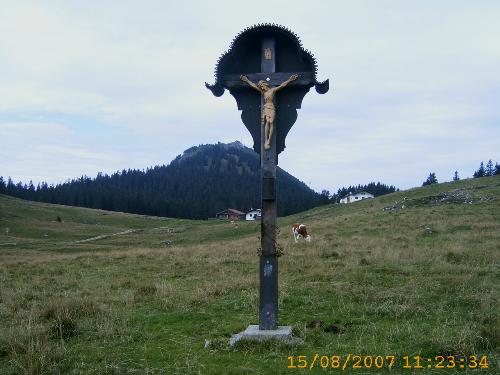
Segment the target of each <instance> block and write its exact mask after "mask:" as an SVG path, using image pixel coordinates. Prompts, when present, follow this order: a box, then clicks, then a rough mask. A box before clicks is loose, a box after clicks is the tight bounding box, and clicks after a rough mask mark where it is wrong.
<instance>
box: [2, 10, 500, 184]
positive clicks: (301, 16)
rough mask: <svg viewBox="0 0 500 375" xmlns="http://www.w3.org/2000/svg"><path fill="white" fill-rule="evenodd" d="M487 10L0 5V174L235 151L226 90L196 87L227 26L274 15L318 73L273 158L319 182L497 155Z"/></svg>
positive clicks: (53, 175) (492, 29)
mask: <svg viewBox="0 0 500 375" xmlns="http://www.w3.org/2000/svg"><path fill="white" fill-rule="evenodd" d="M216 3H217V5H215V4H216ZM499 20H500V1H456V0H453V1H404V2H402V1H323V2H317V1H311V0H308V1H302V2H292V1H272V2H271V1H250V2H249V1H245V2H238V1H234V0H233V1H219V2H209V1H197V2H194V1H193V2H191V1H183V2H179V1H89V0H87V1H82V2H76V1H33V2H29V1H21V0H14V1H6V0H0V175H3V176H5V177H6V176H12V178H13V179H15V180H22V181H24V182H27V181H29V180H30V179H32V180H33V181H34V182H38V181H41V180H46V181H49V182H51V183H56V182H61V181H64V180H66V179H68V178H72V177H78V176H81V175H83V174H85V175H89V176H95V175H96V174H97V172H99V171H102V172H104V173H112V172H114V171H116V170H121V169H123V168H125V169H128V168H140V169H143V168H146V167H148V166H153V165H157V164H167V163H169V162H170V161H171V160H172V159H173V158H174V157H175V156H176V155H178V154H181V153H182V152H183V151H184V150H185V149H187V148H189V147H191V146H193V145H199V144H205V143H216V142H218V141H221V142H232V141H235V140H239V141H241V142H243V143H244V144H245V145H248V146H249V147H251V146H252V140H251V137H250V134H249V133H248V132H247V130H246V128H245V127H244V125H243V124H242V123H241V120H240V113H239V112H238V110H237V108H236V103H235V101H234V99H233V97H232V96H231V95H229V93H228V92H226V93H225V94H224V96H222V97H221V98H216V97H214V96H213V95H212V94H211V93H210V91H208V90H207V89H206V88H205V87H204V82H205V81H208V82H213V71H214V64H215V62H216V61H217V58H218V57H219V55H220V54H221V53H222V52H223V51H225V50H226V49H227V48H228V46H229V44H230V42H231V40H232V38H233V37H234V36H235V35H236V34H237V33H238V32H239V31H240V30H242V29H243V28H245V27H247V26H251V25H253V24H255V23H261V22H274V23H279V24H281V25H284V26H286V27H289V28H290V29H292V30H294V31H295V32H296V33H297V34H298V35H299V37H300V38H301V40H302V42H303V44H304V46H305V48H307V49H309V50H311V51H312V52H313V53H314V54H315V55H316V57H317V60H318V64H319V74H318V79H319V80H323V79H326V78H330V91H329V92H328V93H327V94H326V95H319V94H317V93H316V92H315V90H311V91H310V93H309V94H308V95H307V96H306V98H305V99H304V102H303V105H302V109H301V110H299V117H298V120H297V122H296V124H295V125H294V127H293V128H292V131H291V132H290V133H289V135H288V138H287V148H286V149H285V151H284V152H283V153H282V154H281V155H280V166H281V167H282V168H284V169H285V170H287V171H288V172H290V173H292V174H293V175H295V176H296V177H297V178H299V179H301V180H303V181H304V182H306V183H308V184H310V186H311V187H312V188H314V189H316V190H322V189H329V190H331V191H334V190H337V189H338V188H339V187H341V186H344V185H349V184H358V183H368V182H370V181H374V180H375V181H382V182H385V183H388V184H394V185H396V186H398V187H400V188H408V187H413V186H418V185H420V184H421V183H422V181H423V180H424V179H425V177H426V176H427V175H428V174H429V172H431V171H432V172H435V173H436V175H437V177H438V180H439V181H446V180H451V178H452V175H453V172H454V171H455V170H458V172H459V174H460V176H461V177H468V176H471V175H472V172H473V171H474V170H475V169H477V167H478V165H479V163H480V162H481V161H485V162H486V161H487V160H488V159H493V161H494V162H495V161H498V162H499V163H500V22H499Z"/></svg>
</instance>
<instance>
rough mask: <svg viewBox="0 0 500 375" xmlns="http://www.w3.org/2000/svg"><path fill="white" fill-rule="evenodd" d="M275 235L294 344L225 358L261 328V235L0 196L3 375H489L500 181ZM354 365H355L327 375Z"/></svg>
mask: <svg viewBox="0 0 500 375" xmlns="http://www.w3.org/2000/svg"><path fill="white" fill-rule="evenodd" d="M384 208H386V209H385V210H384ZM278 222H279V228H280V231H279V244H280V245H281V246H282V248H283V250H284V255H283V256H282V257H281V258H280V266H279V267H280V269H279V313H280V315H279V321H280V324H281V325H291V326H293V329H294V335H295V337H296V340H294V341H292V342H288V343H283V342H275V341H268V342H262V343H255V342H240V343H238V344H237V345H236V346H235V347H229V346H228V345H227V342H228V340H229V338H230V337H231V335H232V334H234V333H237V332H240V331H242V330H244V329H245V328H246V326H247V325H248V324H257V323H258V321H257V317H258V282H259V281H258V260H259V258H258V255H257V252H258V247H259V234H260V230H259V228H260V227H259V223H256V222H239V223H231V222H225V221H216V220H208V221H192V220H180V219H169V218H157V217H147V216H141V215H133V214H125V213H116V212H108V211H101V210H92V209H86V208H77V207H68V206H58V205H51V204H45V203H37V202H29V201H23V200H19V199H16V198H12V197H8V196H4V195H0V373H1V374H59V373H61V374H66V373H71V374H295V373H297V374H299V373H304V372H305V371H307V372H308V373H337V372H344V373H354V374H374V373H391V374H412V373H422V374H437V373H443V372H446V373H471V372H473V373H475V374H498V373H500V367H499V360H500V356H499V353H498V350H499V347H500V315H499V310H500V304H499V295H500V292H499V290H500V288H499V287H500V267H499V254H500V176H498V177H486V178H478V179H470V180H463V181H458V182H453V183H444V184H437V185H431V186H428V187H424V188H416V189H412V190H408V191H402V192H397V193H393V194H390V195H385V196H382V197H379V198H376V199H372V200H365V201H362V202H357V203H353V204H349V205H329V206H322V207H318V208H316V209H313V210H310V211H307V212H303V213H301V214H297V215H293V216H289V217H284V218H280V219H279V220H278ZM295 222H303V223H306V224H307V225H308V228H309V230H310V232H311V235H312V237H313V240H312V242H311V243H304V242H300V243H298V244H296V243H294V241H293V238H292V234H291V224H292V223H295ZM316 354H318V357H317V360H316V361H314V357H315V355H316ZM355 355H359V356H362V357H361V358H362V360H361V362H360V363H359V365H360V366H361V368H353V365H354V362H355V361H354V362H353V361H352V360H351V362H349V363H347V365H346V368H345V369H344V371H342V370H341V368H332V364H331V362H332V361H331V358H332V356H340V360H341V365H340V367H342V363H344V362H345V359H346V358H347V357H348V356H350V358H352V357H353V356H355ZM298 356H304V357H300V361H299V357H298ZM322 356H326V357H325V358H327V359H328V366H324V367H325V368H324V369H323V368H322V365H325V363H326V360H325V359H324V358H323V362H322V363H320V359H321V357H322ZM370 356H371V358H372V359H374V358H376V357H377V356H378V357H380V358H383V359H384V364H383V366H382V368H381V369H377V368H376V366H375V364H374V363H371V364H370V362H369V360H367V358H369V357H370ZM391 356H394V358H395V361H394V363H393V367H392V369H389V368H388V363H387V358H390V357H391ZM404 356H408V359H409V364H410V365H411V367H415V366H416V363H415V359H414V357H415V356H419V358H420V365H421V366H422V367H423V368H422V369H415V368H403V366H404V365H405V360H404V359H403V358H404ZM437 356H442V357H443V358H444V360H443V361H441V362H442V363H440V364H441V365H442V366H443V367H445V369H440V368H436V365H437V366H438V367H439V365H440V364H439V363H438V362H440V361H439V360H436V357H437ZM471 356H477V358H478V360H477V368H476V369H470V368H469V367H474V359H473V358H472V359H471ZM290 357H292V358H290ZM460 358H463V359H464V362H462V364H463V365H464V366H463V367H464V368H460V366H459V364H460V363H461V362H460ZM481 359H483V362H482V364H481V365H480V364H479V361H480V360H481ZM304 361H305V362H304ZM313 361H314V363H313ZM343 361H344V362H343ZM454 361H456V364H455V365H454V364H453V362H454ZM306 362H307V369H301V368H299V367H302V366H303V365H305V363H306ZM290 365H293V366H295V368H289V366H290ZM368 365H370V366H368ZM486 365H487V368H486ZM429 366H430V368H429ZM334 367H335V365H334ZM368 367H370V368H368Z"/></svg>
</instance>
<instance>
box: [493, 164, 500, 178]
mask: <svg viewBox="0 0 500 375" xmlns="http://www.w3.org/2000/svg"><path fill="white" fill-rule="evenodd" d="M494 175H495V176H497V175H500V164H498V163H495V173H494Z"/></svg>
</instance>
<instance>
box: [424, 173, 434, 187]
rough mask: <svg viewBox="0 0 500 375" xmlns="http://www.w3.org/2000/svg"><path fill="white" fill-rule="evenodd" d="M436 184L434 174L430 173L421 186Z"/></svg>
mask: <svg viewBox="0 0 500 375" xmlns="http://www.w3.org/2000/svg"><path fill="white" fill-rule="evenodd" d="M437 182H438V180H437V177H436V174H435V173H434V172H431V173H429V176H428V177H427V180H425V181H424V183H423V184H422V186H427V185H432V184H437Z"/></svg>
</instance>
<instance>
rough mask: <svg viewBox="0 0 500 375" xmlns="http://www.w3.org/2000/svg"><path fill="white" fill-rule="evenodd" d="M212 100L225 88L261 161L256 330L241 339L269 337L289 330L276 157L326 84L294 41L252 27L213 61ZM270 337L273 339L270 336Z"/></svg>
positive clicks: (282, 31)
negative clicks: (312, 93) (309, 97)
mask: <svg viewBox="0 0 500 375" xmlns="http://www.w3.org/2000/svg"><path fill="white" fill-rule="evenodd" d="M205 85H206V87H207V88H208V89H210V90H211V91H212V93H213V94H214V95H215V96H221V95H222V94H223V93H224V90H225V89H227V90H229V92H230V93H231V95H232V96H233V97H234V98H235V99H236V103H237V105H238V109H239V110H241V111H242V113H241V118H242V121H243V123H244V124H245V126H246V127H247V129H248V130H249V131H250V133H251V134H252V138H253V141H254V146H253V148H254V150H255V151H256V152H257V153H259V154H260V161H261V198H262V218H261V249H260V251H259V256H260V260H259V281H260V287H259V325H258V327H257V326H249V328H247V330H246V331H244V332H243V333H242V334H241V335H243V336H245V337H250V338H252V337H258V338H259V337H268V336H269V335H272V334H271V333H275V332H278V337H279V330H280V329H281V328H283V329H284V331H283V332H285V335H287V334H291V328H290V327H279V326H278V257H279V256H280V255H282V254H281V251H280V250H279V247H278V246H277V242H276V228H277V227H276V217H277V204H276V191H277V186H276V168H277V165H278V154H279V153H280V152H282V151H283V150H284V148H285V138H286V135H287V134H288V132H289V131H290V129H291V127H292V126H293V124H294V123H295V121H296V119H297V109H299V108H300V107H301V104H302V99H303V98H304V96H305V95H306V94H307V92H309V89H310V88H311V87H313V86H315V88H316V91H317V92H318V93H320V94H324V93H326V92H327V91H328V89H329V81H328V80H326V81H324V82H318V81H317V80H316V60H315V59H314V57H313V55H312V54H311V53H310V52H309V51H306V50H304V49H303V48H302V45H301V42H300V40H299V39H298V37H297V36H296V35H295V34H294V33H293V32H291V31H290V30H288V29H286V28H284V27H282V26H278V25H275V24H262V25H256V26H253V27H250V28H247V29H245V30H244V31H243V32H242V33H240V34H239V35H237V36H236V38H235V39H234V40H233V43H232V45H231V47H230V49H229V51H227V52H226V53H224V54H223V55H222V56H221V58H220V59H219V61H218V62H217V66H216V72H215V83H214V84H212V85H209V84H207V83H206V84H205ZM272 337H276V336H275V335H272Z"/></svg>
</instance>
